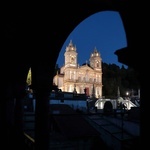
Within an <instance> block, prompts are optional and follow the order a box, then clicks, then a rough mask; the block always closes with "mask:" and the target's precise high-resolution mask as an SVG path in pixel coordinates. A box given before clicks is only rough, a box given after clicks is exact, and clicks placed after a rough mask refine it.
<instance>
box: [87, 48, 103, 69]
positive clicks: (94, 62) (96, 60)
mask: <svg viewBox="0 0 150 150" xmlns="http://www.w3.org/2000/svg"><path fill="white" fill-rule="evenodd" d="M89 61H90V66H91V67H92V68H93V69H94V70H101V63H102V59H101V56H100V53H99V52H98V51H97V48H96V47H95V48H94V51H93V53H91V56H90V60H89Z"/></svg>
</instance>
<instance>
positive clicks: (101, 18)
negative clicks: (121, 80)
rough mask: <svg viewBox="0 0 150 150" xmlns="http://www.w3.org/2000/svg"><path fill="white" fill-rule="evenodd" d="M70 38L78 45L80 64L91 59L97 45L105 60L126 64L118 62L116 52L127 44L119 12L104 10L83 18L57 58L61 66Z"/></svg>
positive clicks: (110, 62) (106, 61)
mask: <svg viewBox="0 0 150 150" xmlns="http://www.w3.org/2000/svg"><path fill="white" fill-rule="evenodd" d="M70 40H72V42H73V44H74V45H76V48H77V53H78V64H79V65H82V64H83V63H85V62H86V61H89V58H90V54H91V52H93V50H94V48H95V47H96V48H97V50H98V51H99V52H100V54H101V58H102V61H103V62H105V63H107V64H116V65H118V66H120V67H121V66H122V65H124V64H121V63H119V62H118V58H117V55H115V54H114V52H115V51H116V50H118V49H121V48H124V47H126V46H127V42H126V34H125V31H124V27H123V23H122V20H121V17H120V15H119V13H118V12H115V11H103V12H99V13H96V14H94V15H92V16H90V17H88V18H86V19H85V20H83V21H82V22H81V23H80V24H79V25H78V26H77V27H76V28H75V29H74V30H73V31H72V32H71V33H70V35H69V36H68V38H67V39H66V41H65V43H64V45H63V47H62V49H61V52H60V54H59V57H58V60H57V64H58V65H59V67H61V66H63V65H64V52H65V49H66V46H68V44H69V42H70ZM124 66H125V65H124Z"/></svg>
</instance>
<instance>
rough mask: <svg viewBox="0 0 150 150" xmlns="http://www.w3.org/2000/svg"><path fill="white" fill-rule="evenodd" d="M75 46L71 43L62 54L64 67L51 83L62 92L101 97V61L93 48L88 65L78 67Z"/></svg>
mask: <svg viewBox="0 0 150 150" xmlns="http://www.w3.org/2000/svg"><path fill="white" fill-rule="evenodd" d="M76 50H77V49H76V46H75V45H74V44H73V42H72V41H70V43H69V44H68V46H67V47H66V51H65V53H64V60H65V62H64V65H63V66H62V67H61V68H60V72H59V73H57V74H56V75H55V76H54V78H53V83H54V84H55V85H57V86H58V88H59V89H61V91H62V92H76V93H78V94H83V93H85V94H86V95H87V96H89V97H96V98H101V97H102V59H101V56H100V53H99V52H98V51H97V49H96V48H94V50H93V52H92V53H91V56H90V58H89V63H87V62H86V63H85V64H83V65H81V66H80V65H79V64H78V62H77V60H78V58H77V57H78V53H77V51H76Z"/></svg>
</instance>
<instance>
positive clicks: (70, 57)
mask: <svg viewBox="0 0 150 150" xmlns="http://www.w3.org/2000/svg"><path fill="white" fill-rule="evenodd" d="M77 55H78V54H77V52H76V46H74V45H73V43H72V40H70V43H69V45H68V46H67V47H66V52H65V54H64V56H65V67H77Z"/></svg>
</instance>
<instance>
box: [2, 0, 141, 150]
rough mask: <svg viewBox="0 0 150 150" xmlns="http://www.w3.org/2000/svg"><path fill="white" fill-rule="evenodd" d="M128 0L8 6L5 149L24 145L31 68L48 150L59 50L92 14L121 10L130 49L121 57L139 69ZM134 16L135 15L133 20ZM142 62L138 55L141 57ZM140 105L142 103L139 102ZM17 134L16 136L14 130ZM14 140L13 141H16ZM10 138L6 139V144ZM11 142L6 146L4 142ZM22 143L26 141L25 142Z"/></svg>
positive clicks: (42, 144)
mask: <svg viewBox="0 0 150 150" xmlns="http://www.w3.org/2000/svg"><path fill="white" fill-rule="evenodd" d="M132 6H134V5H132V2H131V1H130V0H114V1H112V0H99V1H91V2H88V1H78V0H76V1H74V2H73V5H71V6H70V7H68V3H67V4H64V3H63V2H59V1H52V2H49V4H48V6H47V7H46V5H43V6H42V4H39V5H38V4H37V6H34V5H33V6H30V5H28V6H27V7H24V8H23V7H21V6H20V7H16V8H15V7H7V8H6V9H5V12H4V13H5V15H4V16H3V19H2V20H1V22H2V24H3V27H2V28H1V30H2V31H3V33H4V35H3V40H2V41H1V42H2V45H1V47H2V52H3V53H1V58H2V59H3V60H2V61H1V70H2V71H3V72H2V78H1V79H2V85H1V86H2V95H1V102H0V103H1V105H0V111H1V113H0V115H1V116H0V131H1V137H2V140H1V141H2V147H3V146H4V147H5V149H7V147H8V148H9V147H10V145H12V147H14V148H20V147H19V146H20V145H19V143H20V144H21V143H22V142H23V139H22V138H23V137H22V111H21V99H22V98H23V97H24V94H25V93H24V90H25V86H26V83H25V81H26V76H27V73H28V70H29V68H30V67H31V71H32V76H33V77H32V86H33V90H34V91H35V97H36V101H37V102H36V113H35V141H36V142H35V149H36V150H41V149H43V150H48V142H49V134H48V98H49V94H50V91H51V89H52V80H53V72H54V69H55V64H56V61H57V58H58V54H59V52H60V49H61V47H62V45H63V43H64V41H65V40H66V38H67V37H68V35H69V34H70V32H71V31H72V30H73V29H74V28H75V27H76V26H77V25H78V24H79V23H80V22H81V21H83V20H84V19H85V18H87V17H88V16H90V15H92V14H94V13H96V12H100V11H103V10H114V11H118V12H119V13H120V16H121V17H122V21H123V23H124V27H125V32H126V36H127V42H128V47H127V48H125V49H123V50H118V51H117V52H116V54H117V55H118V60H119V62H121V63H124V64H126V65H127V66H131V67H134V68H135V69H137V70H138V71H139V68H138V67H137V66H138V64H140V62H139V61H136V60H133V57H134V55H133V54H132V53H131V51H134V49H136V48H138V46H137V41H136V42H135V40H136V39H137V37H136V36H135V35H134V34H133V31H135V26H136V25H137V24H138V22H139V20H138V19H137V20H136V18H135V17H134V15H135V13H134V12H133V13H132V11H131V12H129V7H132ZM133 18H134V19H133ZM137 60H138V59H137ZM141 106H142V105H141ZM16 133H17V134H16ZM12 139H13V140H12ZM6 141H8V143H7V142H6ZM6 143H7V144H6ZM21 146H22V145H21ZM22 148H23V146H22Z"/></svg>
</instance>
